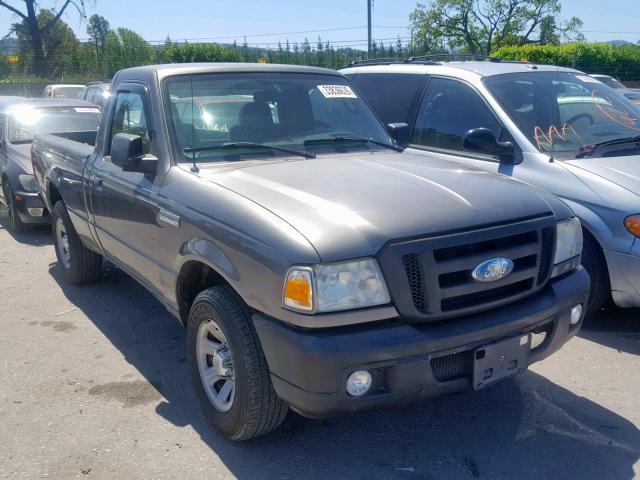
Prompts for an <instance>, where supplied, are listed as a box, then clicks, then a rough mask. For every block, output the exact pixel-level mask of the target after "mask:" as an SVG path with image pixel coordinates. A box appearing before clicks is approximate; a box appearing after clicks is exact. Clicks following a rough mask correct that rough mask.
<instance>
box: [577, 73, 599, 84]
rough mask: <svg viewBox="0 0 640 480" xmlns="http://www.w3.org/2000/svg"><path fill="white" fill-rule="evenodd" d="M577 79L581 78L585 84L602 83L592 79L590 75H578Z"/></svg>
mask: <svg viewBox="0 0 640 480" xmlns="http://www.w3.org/2000/svg"><path fill="white" fill-rule="evenodd" d="M576 78H579V79H580V80H582V81H583V82H585V83H600V80H598V79H597V78H593V77H590V76H589V75H576Z"/></svg>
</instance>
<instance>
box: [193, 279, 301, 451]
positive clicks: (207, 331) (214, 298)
mask: <svg viewBox="0 0 640 480" xmlns="http://www.w3.org/2000/svg"><path fill="white" fill-rule="evenodd" d="M187 351H188V355H189V362H190V365H191V374H192V378H193V383H194V387H195V390H196V393H197V396H198V399H199V401H200V404H201V405H202V408H203V410H204V413H205V414H206V416H207V419H208V420H209V422H210V423H211V424H212V425H213V426H214V427H215V428H216V429H217V430H218V431H219V432H220V433H221V434H222V435H224V436H225V437H227V438H229V439H231V440H236V441H240V440H248V439H250V438H254V437H258V436H260V435H264V434H265V433H268V432H270V431H272V430H274V429H276V428H277V427H278V426H279V425H280V424H281V423H282V421H283V420H284V418H285V416H286V415H287V410H288V406H287V404H286V403H285V402H283V401H282V400H281V399H280V398H279V397H278V396H277V394H276V392H275V391H274V389H273V385H272V383H271V378H270V376H269V368H268V366H267V361H266V359H265V357H264V353H263V352H262V347H261V346H260V342H259V340H258V337H257V335H256V332H255V329H254V327H253V324H252V322H251V316H250V311H249V308H248V307H247V306H246V304H245V303H244V302H243V301H242V299H241V298H240V297H239V296H238V294H237V293H235V292H234V291H233V289H231V287H229V286H227V285H225V286H217V287H212V288H209V289H207V290H204V291H203V292H201V293H200V294H199V295H198V296H197V297H196V299H195V300H194V302H193V305H192V307H191V311H190V312H189V319H188V324H187Z"/></svg>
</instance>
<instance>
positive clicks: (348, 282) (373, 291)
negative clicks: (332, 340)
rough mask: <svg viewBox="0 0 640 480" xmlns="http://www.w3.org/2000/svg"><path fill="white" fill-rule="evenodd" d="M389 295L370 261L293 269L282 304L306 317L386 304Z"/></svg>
mask: <svg viewBox="0 0 640 480" xmlns="http://www.w3.org/2000/svg"><path fill="white" fill-rule="evenodd" d="M389 301H390V299H389V291H388V290H387V286H386V284H385V282H384V278H382V273H381V272H380V268H379V267H378V263H377V262H376V261H375V260H374V259H373V258H367V259H362V260H354V261H348V262H338V263H326V264H318V265H313V266H310V267H292V268H291V269H289V271H288V272H287V277H286V279H285V283H284V294H283V298H282V303H283V305H284V306H285V307H287V308H290V309H292V310H297V311H301V312H305V313H325V312H334V311H337V310H350V309H353V308H364V307H372V306H375V305H384V304H386V303H389Z"/></svg>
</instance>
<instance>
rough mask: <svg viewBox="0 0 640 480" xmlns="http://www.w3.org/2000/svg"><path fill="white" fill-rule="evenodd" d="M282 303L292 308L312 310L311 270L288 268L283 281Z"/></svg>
mask: <svg viewBox="0 0 640 480" xmlns="http://www.w3.org/2000/svg"><path fill="white" fill-rule="evenodd" d="M283 303H284V305H285V306H286V307H289V308H292V309H294V310H302V311H305V312H310V311H312V310H313V280H312V276H311V270H302V269H299V270H298V269H296V270H290V271H289V273H288V274H287V279H286V281H285V283H284V295H283Z"/></svg>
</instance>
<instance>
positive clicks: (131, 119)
mask: <svg viewBox="0 0 640 480" xmlns="http://www.w3.org/2000/svg"><path fill="white" fill-rule="evenodd" d="M147 118H148V115H147V112H146V111H145V107H144V102H143V99H142V96H141V95H140V94H139V93H137V92H118V94H117V96H116V105H115V109H114V111H113V117H112V119H111V133H110V135H109V145H111V141H112V140H113V137H114V136H115V135H117V134H118V133H129V134H131V135H139V136H140V137H142V146H143V152H144V153H145V154H146V153H149V147H150V145H151V136H150V134H149V127H148V124H147Z"/></svg>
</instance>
